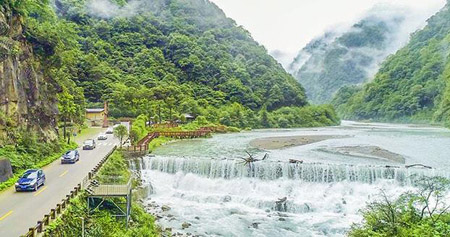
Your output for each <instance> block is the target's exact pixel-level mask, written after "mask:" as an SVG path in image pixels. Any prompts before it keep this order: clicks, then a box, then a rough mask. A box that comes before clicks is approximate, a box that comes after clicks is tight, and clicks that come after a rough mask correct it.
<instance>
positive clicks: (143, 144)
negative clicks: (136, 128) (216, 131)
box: [128, 128, 212, 152]
mask: <svg viewBox="0 0 450 237" xmlns="http://www.w3.org/2000/svg"><path fill="white" fill-rule="evenodd" d="M211 132H212V131H211V130H210V129H207V128H201V129H199V130H196V131H162V132H151V133H148V134H147V136H145V137H144V138H142V139H141V140H140V141H139V142H138V143H137V144H136V145H135V146H129V147H128V151H134V152H138V151H139V152H142V151H147V150H148V144H149V143H150V142H151V141H153V139H155V138H158V137H171V138H176V139H192V138H199V137H207V136H209V135H210V134H211Z"/></svg>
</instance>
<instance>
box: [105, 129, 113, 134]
mask: <svg viewBox="0 0 450 237" xmlns="http://www.w3.org/2000/svg"><path fill="white" fill-rule="evenodd" d="M113 133H114V129H113V128H112V127H109V128H108V129H106V134H113Z"/></svg>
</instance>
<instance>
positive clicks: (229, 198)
mask: <svg viewBox="0 0 450 237" xmlns="http://www.w3.org/2000/svg"><path fill="white" fill-rule="evenodd" d="M223 202H231V196H229V195H227V196H225V197H223Z"/></svg>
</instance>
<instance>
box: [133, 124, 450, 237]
mask: <svg viewBox="0 0 450 237" xmlns="http://www.w3.org/2000/svg"><path fill="white" fill-rule="evenodd" d="M304 135H339V136H342V135H344V136H345V137H344V138H336V139H329V140H325V141H321V142H317V143H313V144H309V145H304V146H294V147H288V148H283V149H274V150H261V149H257V148H254V147H252V146H251V145H250V141H252V140H253V139H257V138H266V137H283V136H304ZM343 146H374V147H380V148H381V149H384V150H388V151H390V152H393V153H396V154H400V155H401V156H403V157H404V159H405V164H406V165H408V164H417V163H420V164H423V165H427V166H431V167H433V169H424V168H409V169H406V168H404V166H405V164H397V163H395V162H392V161H389V160H383V159H371V158H364V157H355V156H350V155H345V154H342V153H341V154H337V153H332V152H327V150H329V149H333V148H335V147H343ZM245 151H248V152H250V153H251V154H253V155H254V156H255V157H258V158H262V157H263V156H264V154H265V153H268V154H269V158H268V159H266V160H264V161H260V162H256V163H254V164H253V165H252V166H248V165H243V164H241V163H240V161H241V160H240V158H245V157H247V155H246V153H245ZM448 154H450V130H447V129H444V128H439V127H421V126H415V125H393V124H380V123H358V122H349V121H343V123H342V125H341V126H337V127H325V128H307V129H270V130H254V131H249V132H241V133H234V134H220V135H214V136H213V138H210V139H194V140H184V141H178V142H174V143H171V144H169V145H166V146H163V147H161V148H158V149H157V150H156V151H155V153H154V155H155V156H154V157H143V158H142V159H141V160H140V162H133V164H132V167H133V168H134V169H137V170H139V171H140V172H141V176H142V178H143V180H144V184H145V185H147V186H149V187H150V191H149V194H148V198H147V200H146V202H147V203H154V204H153V206H156V205H157V206H156V207H154V210H153V211H154V212H158V211H157V209H158V208H159V209H160V207H161V206H162V205H167V206H168V207H170V210H168V211H160V214H158V215H160V216H161V217H162V218H161V219H160V220H159V223H160V224H161V225H162V226H163V227H170V228H173V229H175V230H176V231H174V232H182V233H192V234H195V235H200V236H345V233H346V232H347V231H348V230H349V228H350V226H351V224H352V223H358V222H360V221H361V213H360V212H359V210H361V209H362V208H364V206H365V205H366V203H367V202H370V201H373V200H376V199H378V198H379V193H380V191H381V190H384V191H385V192H386V193H387V194H388V195H390V196H392V197H395V196H397V195H399V194H400V193H402V192H405V191H407V190H410V189H412V186H411V183H412V182H413V179H412V178H411V175H414V174H418V175H428V176H434V175H441V176H446V177H449V174H450V162H449V160H450V155H448ZM289 159H296V160H302V161H303V162H304V163H303V164H291V163H289V162H288V161H289ZM387 166H389V167H387ZM392 166H398V167H399V168H392ZM279 200H282V201H281V202H279ZM284 200H285V201H284ZM184 222H186V223H189V224H190V226H189V228H186V229H184V230H181V229H182V228H181V226H182V223H184Z"/></svg>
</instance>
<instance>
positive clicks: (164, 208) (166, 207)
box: [161, 205, 171, 211]
mask: <svg viewBox="0 0 450 237" xmlns="http://www.w3.org/2000/svg"><path fill="white" fill-rule="evenodd" d="M170 209H171V208H170V207H169V206H167V205H163V206H162V207H161V210H163V211H170Z"/></svg>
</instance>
